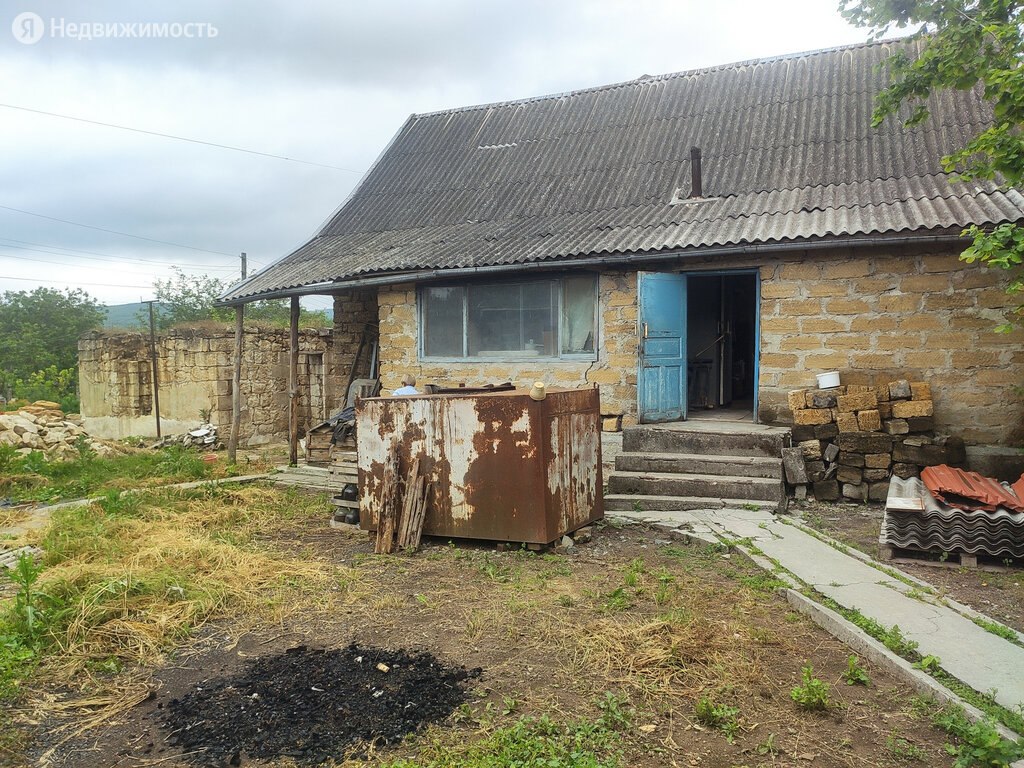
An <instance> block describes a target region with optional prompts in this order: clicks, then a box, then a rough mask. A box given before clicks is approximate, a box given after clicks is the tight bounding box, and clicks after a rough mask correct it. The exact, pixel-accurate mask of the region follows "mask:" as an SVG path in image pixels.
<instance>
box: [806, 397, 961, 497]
mask: <svg viewBox="0 0 1024 768" xmlns="http://www.w3.org/2000/svg"><path fill="white" fill-rule="evenodd" d="M789 407H790V409H791V410H792V411H793V443H794V446H795V448H794V449H793V452H794V453H795V454H796V456H791V457H790V459H791V461H790V462H789V463H788V464H787V480H788V481H789V482H790V484H793V485H796V486H797V495H798V497H800V496H802V495H804V494H805V493H806V491H807V490H808V488H807V487H806V486H807V485H810V490H812V492H813V493H814V496H815V497H816V498H817V499H818V500H819V501H834V500H836V499H839V498H840V497H842V498H846V499H856V500H862V501H866V500H872V501H885V498H886V495H887V494H888V492H889V480H890V478H892V477H893V476H894V475H895V476H896V477H900V478H910V477H917V476H918V475H919V474H920V471H921V468H922V467H927V466H933V465H936V464H949V465H953V466H956V465H961V464H963V463H964V462H965V460H966V451H965V448H964V443H963V440H961V439H959V438H956V437H942V436H936V435H935V434H934V432H933V430H934V427H935V420H934V418H933V411H934V405H933V402H932V393H931V387H930V386H929V385H928V384H927V383H926V382H910V381H907V380H906V379H898V380H896V381H891V382H888V383H883V384H879V385H877V386H874V387H870V386H864V385H854V384H851V385H849V386H839V387H833V388H831V389H810V390H807V389H798V390H793V391H792V392H790V393H789ZM796 448H799V449H800V450H799V452H797V451H796ZM792 459H796V460H797V462H798V463H799V464H802V466H794V465H793V462H792ZM801 460H802V461H801ZM801 485H803V486H804V487H803V488H800V487H799V486H801Z"/></svg>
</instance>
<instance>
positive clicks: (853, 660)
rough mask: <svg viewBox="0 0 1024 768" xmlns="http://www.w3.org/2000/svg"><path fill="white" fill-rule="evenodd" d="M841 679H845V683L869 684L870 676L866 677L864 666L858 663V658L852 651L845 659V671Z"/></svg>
mask: <svg viewBox="0 0 1024 768" xmlns="http://www.w3.org/2000/svg"><path fill="white" fill-rule="evenodd" d="M843 680H845V681H846V684H847V685H871V678H870V677H868V673H867V671H866V670H865V669H864V667H862V666H861V665H860V659H858V658H857V657H856V656H855V655H853V654H852V653H851V654H850V657H849V658H848V659H847V660H846V671H845V672H843Z"/></svg>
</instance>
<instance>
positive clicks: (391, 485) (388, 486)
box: [374, 454, 399, 555]
mask: <svg viewBox="0 0 1024 768" xmlns="http://www.w3.org/2000/svg"><path fill="white" fill-rule="evenodd" d="M397 465H398V459H397V456H395V455H394V454H392V455H391V456H390V457H388V462H387V464H385V466H384V477H383V485H384V493H383V501H384V503H383V504H382V505H381V509H380V513H379V515H378V519H377V543H376V546H375V547H374V552H376V553H377V554H378V555H382V554H384V555H386V554H390V553H391V552H393V551H394V549H395V527H396V523H397V520H396V518H397V516H398V502H399V499H398V466H397Z"/></svg>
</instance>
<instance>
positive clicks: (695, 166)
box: [690, 147, 704, 197]
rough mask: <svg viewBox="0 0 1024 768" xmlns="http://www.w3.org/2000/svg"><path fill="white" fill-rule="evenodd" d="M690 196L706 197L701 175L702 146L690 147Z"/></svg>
mask: <svg viewBox="0 0 1024 768" xmlns="http://www.w3.org/2000/svg"><path fill="white" fill-rule="evenodd" d="M690 197H704V183H703V181H702V179H701V175H700V147H690Z"/></svg>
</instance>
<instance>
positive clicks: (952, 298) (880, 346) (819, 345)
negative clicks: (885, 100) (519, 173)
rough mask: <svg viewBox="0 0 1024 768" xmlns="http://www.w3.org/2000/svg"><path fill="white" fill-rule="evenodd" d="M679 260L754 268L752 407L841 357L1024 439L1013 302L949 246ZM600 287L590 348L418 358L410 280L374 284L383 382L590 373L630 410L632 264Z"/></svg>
mask: <svg viewBox="0 0 1024 768" xmlns="http://www.w3.org/2000/svg"><path fill="white" fill-rule="evenodd" d="M677 268H683V269H685V271H688V272H689V271H694V272H697V271H702V270H703V271H708V270H721V269H751V268H755V269H758V270H759V272H760V280H761V305H760V308H759V313H760V334H761V337H760V355H761V356H760V362H759V366H760V367H759V372H760V373H759V382H758V386H759V404H760V413H759V418H760V420H761V421H763V422H765V423H772V424H789V423H792V412H791V411H790V409H789V405H788V403H787V394H788V392H789V391H790V390H793V389H799V388H804V387H814V386H815V385H816V383H815V374H817V373H822V372H825V371H830V370H838V371H839V372H840V375H841V377H842V380H843V383H844V384H856V385H864V386H871V387H874V386H878V385H882V384H885V383H887V382H889V381H891V380H893V379H895V378H907V377H909V378H911V379H913V380H915V381H928V382H930V383H931V384H932V388H933V391H934V393H935V394H934V397H935V406H934V407H935V429H936V430H937V431H940V432H945V433H949V434H955V435H959V436H960V437H962V438H963V439H964V441H965V442H966V443H967V444H968V445H989V446H991V445H998V446H1020V445H1024V395H1022V394H1021V393H1020V392H1019V391H1015V390H1014V389H1013V386H1014V385H1020V384H1021V383H1022V382H1024V331H1021V330H1016V331H1014V332H1013V333H1009V334H999V333H996V332H995V331H994V330H993V329H994V328H995V326H996V325H998V324H999V323H1000V322H1002V318H1003V317H1004V315H1005V314H1006V311H1007V309H1008V308H1009V307H1011V306H1012V303H1013V302H1012V300H1011V299H1010V298H1009V297H1008V296H1007V295H1006V293H1005V292H1004V290H1003V285H1004V283H1003V280H1004V279H1005V278H1004V277H1003V276H1002V275H1001V274H1000V273H999V272H998V271H995V270H988V269H984V268H981V267H978V266H972V265H965V264H963V263H962V262H960V261H959V260H958V258H957V251H955V250H954V249H946V250H942V251H935V250H925V249H922V248H920V247H916V248H912V247H909V246H908V247H906V248H902V249H886V250H881V249H856V250H852V249H845V250H821V249H819V250H817V251H815V250H810V251H808V252H805V253H803V254H794V255H792V256H780V257H771V258H769V257H759V258H757V259H742V258H735V257H729V258H718V259H711V258H709V259H701V260H692V261H687V262H685V264H684V265H683V266H682V267H677ZM599 294H600V316H601V324H600V328H599V349H600V353H599V356H598V359H597V360H596V361H586V362H581V361H545V362H543V363H529V362H517V363H500V362H494V363H481V362H479V361H472V362H465V363H461V362H459V363H449V362H445V363H443V364H437V363H432V362H429V361H420V360H418V358H417V329H416V322H417V320H416V291H415V287H414V286H412V285H403V286H398V287H395V288H387V289H384V288H382V289H381V290H380V294H379V305H380V310H379V314H380V338H381V376H382V379H383V386H384V389H385V391H387V390H390V389H394V388H395V387H397V386H398V383H399V380H400V379H401V376H402V374H403V373H404V372H406V371H411V372H413V373H414V374H415V375H416V376H417V378H418V379H419V381H420V382H423V383H428V382H436V383H444V384H448V385H453V384H455V385H457V384H458V383H460V382H461V383H465V384H466V385H467V386H473V385H480V384H486V383H494V382H501V381H506V380H512V381H513V382H516V383H518V384H527V385H528V384H529V383H530V382H532V381H533V380H535V379H540V380H543V381H545V382H548V383H549V384H550V385H553V386H559V385H560V386H584V385H586V384H588V383H596V384H598V385H599V386H600V388H601V402H602V412H603V413H618V412H621V413H623V414H624V415H625V417H624V419H623V423H624V424H625V425H627V426H628V425H629V424H632V423H636V372H637V362H638V361H637V351H638V347H637V327H636V319H637V294H636V273H635V272H622V271H615V272H612V271H608V272H604V273H602V274H601V276H600V280H599Z"/></svg>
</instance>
